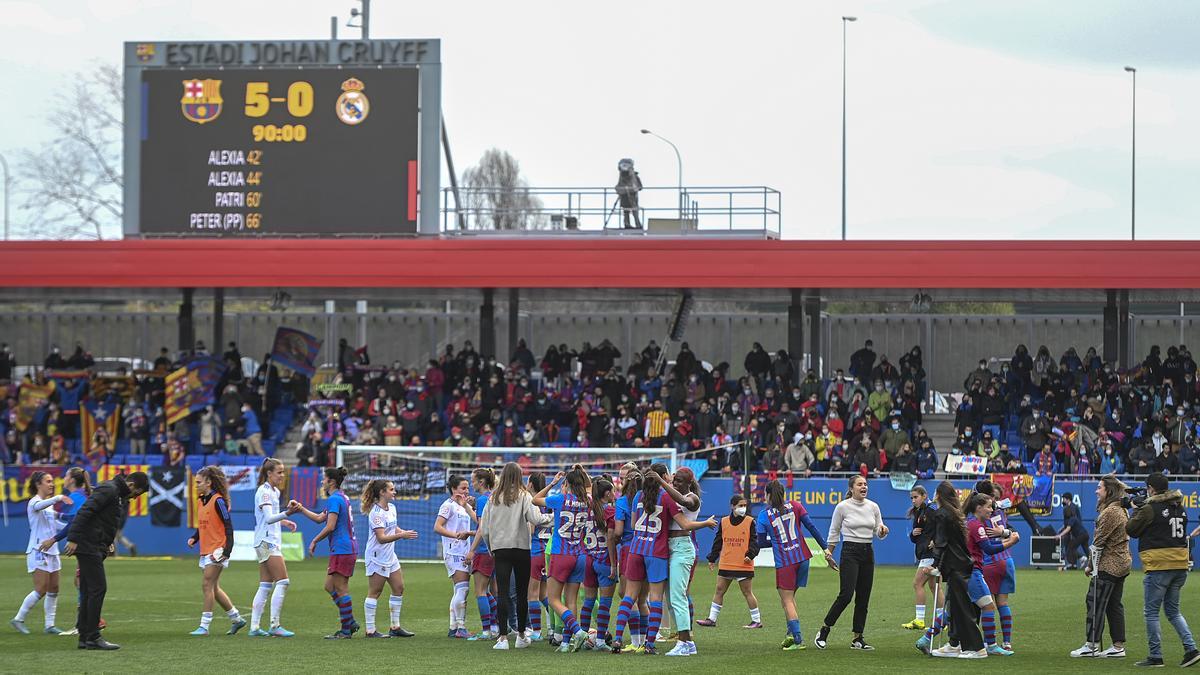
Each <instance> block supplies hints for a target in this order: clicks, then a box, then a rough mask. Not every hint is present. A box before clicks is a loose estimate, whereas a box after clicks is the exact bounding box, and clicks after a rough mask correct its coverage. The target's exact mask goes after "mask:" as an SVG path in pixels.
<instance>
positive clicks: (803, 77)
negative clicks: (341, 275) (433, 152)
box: [0, 0, 1200, 239]
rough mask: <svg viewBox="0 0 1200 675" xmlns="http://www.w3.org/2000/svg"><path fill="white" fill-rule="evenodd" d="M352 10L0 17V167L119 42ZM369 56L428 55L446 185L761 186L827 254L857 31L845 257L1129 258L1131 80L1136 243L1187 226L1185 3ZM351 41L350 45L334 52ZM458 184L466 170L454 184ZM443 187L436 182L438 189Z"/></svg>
mask: <svg viewBox="0 0 1200 675" xmlns="http://www.w3.org/2000/svg"><path fill="white" fill-rule="evenodd" d="M353 6H357V3H355V2H353V0H250V1H247V0H204V1H199V0H196V1H185V0H56V1H54V2H48V1H46V0H0V45H2V46H0V84H2V86H3V91H4V92H5V93H6V95H5V96H3V97H0V120H2V122H3V123H2V124H0V152H2V153H3V154H5V155H6V156H8V157H9V158H10V160H12V159H13V156H14V155H15V154H16V153H17V151H19V150H20V149H21V148H23V147H28V146H29V145H30V144H34V143H36V142H38V141H40V140H44V139H45V138H46V135H47V132H48V129H47V127H46V125H45V124H44V122H43V121H42V118H43V117H44V113H45V111H46V109H47V108H48V107H49V106H51V105H52V104H53V101H54V97H55V95H56V92H57V91H59V90H63V89H65V87H66V86H67V84H68V83H69V81H70V77H71V76H72V74H73V73H75V72H77V71H79V70H81V69H83V68H86V65H87V64H88V63H91V62H96V61H106V62H110V63H119V61H120V59H121V43H122V42H124V41H127V40H130V41H133V40H240V39H304V38H322V37H326V36H327V35H328V25H329V17H330V15H332V14H340V15H341V16H342V17H343V23H344V20H345V19H346V18H348V15H349V10H350V8H351V7H353ZM373 8H374V13H373V17H372V36H373V37H378V38H383V37H436V38H441V40H442V57H443V63H444V67H443V75H444V80H443V104H444V114H445V119H446V122H447V126H448V129H449V131H450V138H451V143H452V150H453V153H454V156H455V160H456V163H457V164H458V166H459V167H466V166H469V165H470V164H472V163H474V162H475V161H476V160H477V159H478V158H479V156H480V155H481V154H482V153H483V151H484V150H486V149H487V148H489V147H498V148H502V149H504V150H507V151H509V152H510V153H512V154H513V155H514V156H516V157H517V158H518V159H519V160H520V162H521V165H522V169H523V171H524V173H525V175H526V176H527V178H528V180H529V182H530V183H531V184H533V185H547V186H584V185H594V186H599V185H612V184H613V183H614V182H615V179H616V163H617V160H618V159H620V158H621V157H626V156H627V157H632V158H634V160H635V161H636V163H637V167H638V170H639V171H640V173H641V176H642V179H643V181H644V182H645V183H646V184H647V185H659V186H671V185H674V184H675V180H676V163H675V156H674V154H673V152H672V151H671V149H670V148H669V147H668V146H667V145H665V144H663V143H662V142H661V141H658V140H657V139H654V138H652V137H649V136H643V135H640V134H639V133H638V130H639V129H640V128H642V127H648V128H650V129H652V130H654V131H656V132H657V133H659V134H662V135H663V136H665V137H667V138H669V139H671V140H672V141H674V142H675V144H676V145H678V147H679V149H680V151H681V153H682V155H683V165H684V168H683V171H684V182H685V183H687V184H689V185H767V186H770V187H773V188H776V189H778V190H780V191H781V192H782V195H783V199H782V210H783V223H784V227H783V230H784V236H785V237H786V238H789V239H804V238H836V237H838V236H839V232H840V213H841V211H840V209H841V202H840V181H841V161H840V156H841V77H842V73H841V46H842V22H841V17H842V16H843V15H847V14H852V15H856V16H857V17H858V21H857V22H856V23H853V24H850V25H849V57H848V67H847V72H848V80H849V94H848V101H849V103H848V111H849V112H848V128H849V143H848V157H849V160H848V185H849V190H848V194H849V200H848V202H849V207H848V212H849V217H848V227H849V235H850V237H851V238H853V239H886V238H903V239H923V238H936V239H949V238H977V239H987V238H996V239H1000V238H1003V239H1009V238H1046V239H1080V238H1095V239H1123V238H1128V236H1129V225H1130V223H1129V216H1130V200H1129V192H1130V184H1129V180H1130V103H1131V101H1130V96H1131V86H1130V76H1129V74H1128V73H1126V72H1124V71H1123V70H1122V67H1123V66H1125V65H1132V66H1136V67H1137V68H1138V80H1137V86H1138V93H1137V101H1138V110H1137V115H1138V138H1137V141H1138V144H1137V147H1138V160H1137V176H1138V182H1137V205H1138V211H1137V221H1138V234H1139V238H1155V239H1175V238H1192V237H1193V236H1194V232H1195V231H1196V226H1197V224H1200V189H1197V187H1198V185H1200V131H1198V130H1197V122H1198V121H1200V48H1197V46H1196V44H1197V35H1200V2H1196V1H1193V0H1138V1H1136V2H1135V1H1132V0H1130V1H1126V2H1120V1H1117V0H1055V1H1054V2H1047V1H1045V0H1006V1H1005V2H983V1H982V0H978V1H977V0H949V1H947V0H874V1H872V0H862V1H859V2H832V1H822V2H817V1H815V0H814V1H807V2H779V1H775V2H768V1H765V0H741V1H739V2H728V1H727V0H726V1H711V0H688V1H686V2H682V1H672V2H665V1H659V0H642V1H641V2H618V1H615V0H608V1H605V2H595V1H593V2H581V1H579V0H572V1H570V2H563V1H561V0H558V1H550V0H544V1H539V2H528V1H524V0H516V1H514V2H507V3H498V2H482V1H476V0H470V1H466V0H463V1H447V0H441V1H438V2H430V1H426V2H411V1H405V2H401V1H400V0H375V1H374V3H373ZM356 33H357V31H355V30H353V29H348V28H343V29H342V34H341V35H342V37H349V36H354V35H356ZM460 170H461V169H460ZM445 184H446V181H445V180H443V185H445Z"/></svg>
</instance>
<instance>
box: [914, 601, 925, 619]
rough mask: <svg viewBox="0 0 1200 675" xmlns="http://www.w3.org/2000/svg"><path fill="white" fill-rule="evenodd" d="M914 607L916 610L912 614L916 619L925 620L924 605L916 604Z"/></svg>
mask: <svg viewBox="0 0 1200 675" xmlns="http://www.w3.org/2000/svg"><path fill="white" fill-rule="evenodd" d="M916 607H917V612H916V614H914V615H913V616H915V617H916V619H917V621H924V620H925V605H917V606H916Z"/></svg>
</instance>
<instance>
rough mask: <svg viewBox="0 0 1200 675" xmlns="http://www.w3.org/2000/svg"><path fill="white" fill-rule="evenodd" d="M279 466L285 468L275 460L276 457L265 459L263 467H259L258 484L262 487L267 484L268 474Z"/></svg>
mask: <svg viewBox="0 0 1200 675" xmlns="http://www.w3.org/2000/svg"><path fill="white" fill-rule="evenodd" d="M277 466H283V462H281V461H279V460H277V459H275V458H274V457H268V458H266V459H264V460H263V463H262V466H260V467H258V484H259V485H262V484H263V483H265V482H267V474H269V473H271V472H272V471H274V470H275V467H277Z"/></svg>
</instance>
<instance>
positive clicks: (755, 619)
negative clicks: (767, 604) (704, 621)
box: [713, 607, 762, 623]
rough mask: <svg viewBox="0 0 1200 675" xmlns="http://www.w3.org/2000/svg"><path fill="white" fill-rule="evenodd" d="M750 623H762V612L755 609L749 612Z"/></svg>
mask: <svg viewBox="0 0 1200 675" xmlns="http://www.w3.org/2000/svg"><path fill="white" fill-rule="evenodd" d="M713 620H714V621H715V620H716V619H713ZM750 622H751V623H762V612H760V611H759V610H758V608H757V607H755V608H754V609H752V610H750Z"/></svg>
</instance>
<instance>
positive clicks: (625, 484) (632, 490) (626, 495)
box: [621, 465, 642, 511]
mask: <svg viewBox="0 0 1200 675" xmlns="http://www.w3.org/2000/svg"><path fill="white" fill-rule="evenodd" d="M626 466H628V465H626ZM622 468H624V467H622ZM641 489H642V474H641V473H639V472H638V471H637V470H634V471H630V472H629V474H628V475H626V477H625V478H623V479H622V480H621V498H622V499H624V500H625V505H626V506H627V507H629V509H630V510H631V511H632V510H633V498H634V497H636V496H637V493H638V490H641Z"/></svg>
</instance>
